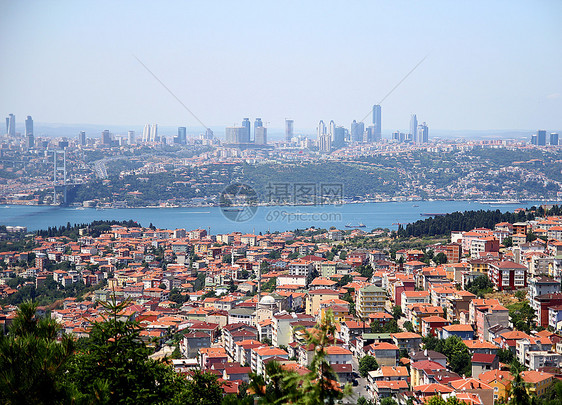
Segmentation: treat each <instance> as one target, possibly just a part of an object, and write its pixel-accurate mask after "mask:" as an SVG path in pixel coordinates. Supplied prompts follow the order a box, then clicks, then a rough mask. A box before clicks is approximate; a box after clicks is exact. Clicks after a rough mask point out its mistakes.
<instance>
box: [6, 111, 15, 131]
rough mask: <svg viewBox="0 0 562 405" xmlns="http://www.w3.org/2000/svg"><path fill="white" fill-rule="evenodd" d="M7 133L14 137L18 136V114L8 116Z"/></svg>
mask: <svg viewBox="0 0 562 405" xmlns="http://www.w3.org/2000/svg"><path fill="white" fill-rule="evenodd" d="M6 135H8V136H11V137H14V136H16V116H15V115H14V114H10V115H8V116H7V117H6Z"/></svg>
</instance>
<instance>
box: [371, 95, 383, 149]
mask: <svg viewBox="0 0 562 405" xmlns="http://www.w3.org/2000/svg"><path fill="white" fill-rule="evenodd" d="M373 126H374V127H375V134H374V138H375V139H374V140H375V141H380V140H381V139H382V117H381V106H380V105H378V104H375V105H374V106H373Z"/></svg>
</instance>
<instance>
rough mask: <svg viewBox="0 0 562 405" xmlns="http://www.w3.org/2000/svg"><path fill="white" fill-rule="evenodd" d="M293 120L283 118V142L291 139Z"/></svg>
mask: <svg viewBox="0 0 562 405" xmlns="http://www.w3.org/2000/svg"><path fill="white" fill-rule="evenodd" d="M293 124H294V121H293V120H288V119H285V142H291V139H293Z"/></svg>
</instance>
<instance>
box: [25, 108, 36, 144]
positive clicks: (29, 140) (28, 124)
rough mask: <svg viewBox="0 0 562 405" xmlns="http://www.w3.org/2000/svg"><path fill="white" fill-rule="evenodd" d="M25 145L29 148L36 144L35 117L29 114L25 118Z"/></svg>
mask: <svg viewBox="0 0 562 405" xmlns="http://www.w3.org/2000/svg"><path fill="white" fill-rule="evenodd" d="M25 145H26V146H27V149H31V148H33V147H34V146H35V136H34V135H33V119H32V118H31V115H28V116H27V118H26V119H25Z"/></svg>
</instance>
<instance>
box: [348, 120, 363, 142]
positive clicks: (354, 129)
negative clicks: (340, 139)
mask: <svg viewBox="0 0 562 405" xmlns="http://www.w3.org/2000/svg"><path fill="white" fill-rule="evenodd" d="M363 132H365V124H364V123H362V122H356V121H355V120H353V122H352V123H351V142H363Z"/></svg>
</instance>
